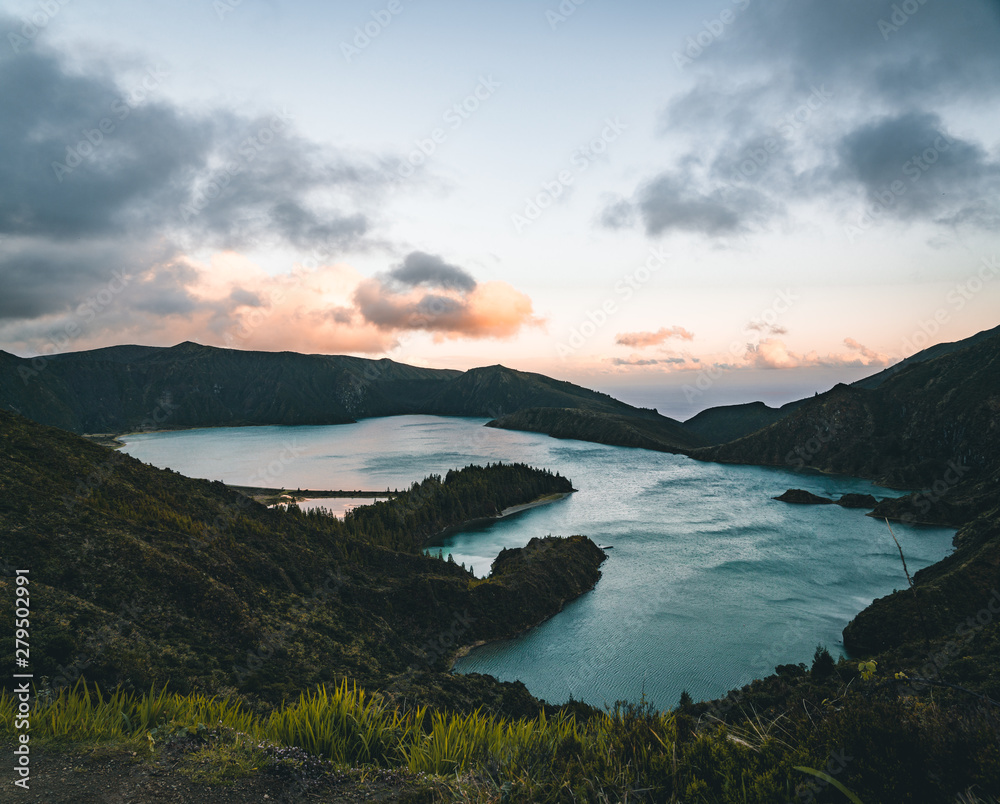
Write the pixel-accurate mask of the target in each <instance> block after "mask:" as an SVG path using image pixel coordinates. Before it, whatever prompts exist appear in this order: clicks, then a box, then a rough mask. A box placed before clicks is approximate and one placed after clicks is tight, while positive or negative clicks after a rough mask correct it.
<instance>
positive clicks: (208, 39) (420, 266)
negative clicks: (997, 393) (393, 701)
mask: <svg viewBox="0 0 1000 804" xmlns="http://www.w3.org/2000/svg"><path fill="white" fill-rule="evenodd" d="M0 36H2V39H0V278H2V288H0V290H2V292H0V348H2V349H5V350H7V351H10V352H14V353H17V354H21V355H33V354H38V353H44V352H50V351H74V350H79V349H87V348H93V347H95V346H104V345H110V344H116V343H145V344H156V345H172V344H174V343H177V342H179V341H183V340H195V341H199V342H201V343H208V344H213V345H218V346H231V347H233V348H241V349H292V350H296V351H304V352H327V353H353V354H359V355H363V356H371V357H384V356H389V357H392V358H393V359H396V360H401V361H404V362H410V363H417V364H423V365H430V366H438V367H457V368H467V367H470V366H473V365H483V364H489V363H497V362H502V363H504V364H505V365H508V366H512V367H515V368H522V369H526V370H534V371H541V372H544V373H546V374H550V375H553V376H557V377H560V378H566V379H571V380H574V381H577V382H581V383H583V384H586V385H589V386H591V387H599V388H602V389H604V390H609V391H611V392H613V393H616V392H617V393H619V395H621V396H624V397H625V398H630V399H634V400H637V401H649V402H651V401H655V400H656V399H666V397H664V396H663V395H662V394H663V393H666V391H664V390H663V389H671V390H670V393H671V394H673V396H672V397H671V399H672V404H673V408H672V412H674V413H678V412H681V408H683V407H684V406H685V405H687V406H688V408H690V409H691V410H693V409H698V408H701V407H704V404H703V403H704V402H705V400H712V401H736V400H737V399H738V398H740V395H741V394H743V393H744V392H745V390H744V389H747V388H759V387H760V386H762V385H765V384H766V385H767V386H769V387H770V388H772V392H771V398H772V399H777V398H783V397H788V398H790V396H793V395H795V393H797V392H799V391H801V389H803V388H811V387H815V388H817V389H824V388H826V387H829V386H830V385H832V384H833V382H836V381H837V380H838V379H847V380H849V379H854V378H856V377H858V376H861V375H863V374H867V373H871V372H873V371H875V370H878V367H880V366H883V365H887V364H889V363H891V362H893V361H895V360H898V359H899V358H901V357H904V356H906V355H908V354H910V353H912V352H913V351H915V350H916V349H918V348H921V347H923V346H926V345H930V344H931V343H935V342H939V341H943V340H956V339H958V338H962V337H966V336H968V335H970V334H972V333H974V332H976V331H978V330H981V329H985V328H989V327H992V326H995V325H996V324H998V323H1000V321H998V318H1000V315H998V313H1000V262H998V261H1000V242H998V240H1000V238H998V235H997V232H998V230H1000V103H998V101H1000V80H998V78H1000V3H998V2H995V1H994V2H965V1H963V0H958V1H957V2H956V1H955V0H951V1H950V2H944V0H906V2H896V3H893V2H881V1H878V2H876V1H875V0H788V1H787V2H782V0H774V1H771V0H769V1H768V2H763V0H705V1H704V2H701V1H698V2H694V1H691V2H675V3H648V2H637V1H636V0H632V1H629V0H624V1H623V0H617V2H614V3H611V2H608V0H583V1H582V2H574V0H563V2H562V3H559V2H556V1H555V0H553V2H540V1H538V2H535V1H532V2H529V1H528V0H513V1H512V0H505V2H494V1H493V0H486V1H485V2H444V1H443V0H386V1H385V2H371V3H367V2H350V3H348V2H338V3H319V2H295V3H292V2H281V1H280V0H242V1H240V0H216V1H215V2H213V0H177V2H172V3H169V4H168V3H137V2H135V0H132V2H128V3H126V2H100V3H97V2H91V1H90V0H62V2H61V1H60V0H33V1H32V2H14V1H11V2H3V3H0ZM685 387H686V390H684V389H685ZM726 389H728V390H726ZM781 389H794V391H793V390H787V392H786V391H785V390H781ZM682 391H683V394H682ZM661 392H662V393H661ZM658 394H660V396H658ZM756 395H757V396H760V395H761V394H760V393H757V394H756ZM674 403H675V404H674Z"/></svg>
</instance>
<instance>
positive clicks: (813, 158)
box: [600, 0, 1000, 241]
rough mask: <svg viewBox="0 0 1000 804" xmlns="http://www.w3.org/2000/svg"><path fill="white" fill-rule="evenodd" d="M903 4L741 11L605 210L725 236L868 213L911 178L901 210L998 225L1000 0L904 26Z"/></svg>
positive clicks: (899, 216) (971, 2) (615, 218)
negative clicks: (653, 148) (659, 146)
mask: <svg viewBox="0 0 1000 804" xmlns="http://www.w3.org/2000/svg"><path fill="white" fill-rule="evenodd" d="M898 7H899V4H895V5H893V4H890V3H888V2H885V3H876V4H872V3H829V2H826V0H776V1H775V2H771V3H753V4H750V5H749V6H747V7H746V8H745V9H743V10H741V11H740V13H739V14H738V15H737V17H736V19H735V20H734V21H733V23H732V25H731V26H730V27H729V28H728V29H727V31H726V35H725V36H723V37H721V38H719V39H717V40H716V41H713V42H712V43H711V46H710V47H707V48H705V49H704V52H702V53H700V54H698V55H697V56H696V57H695V58H693V59H692V60H691V62H690V63H689V64H687V65H686V66H685V67H684V70H685V71H686V74H687V76H688V77H689V80H690V84H689V86H688V87H687V88H686V89H684V90H683V91H681V92H680V93H678V94H677V95H675V96H674V97H672V98H669V99H668V100H667V102H666V104H665V107H664V110H663V113H662V115H661V119H660V128H659V132H658V133H659V134H660V135H661V136H662V137H663V138H664V139H665V140H666V141H667V142H668V144H669V149H668V150H667V153H668V154H669V155H668V156H667V157H665V158H664V159H663V160H662V162H661V164H659V165H658V166H657V167H656V168H655V169H651V170H649V171H648V173H647V174H646V176H645V177H642V178H640V179H639V180H638V181H637V182H636V184H635V189H634V191H633V192H632V193H626V194H625V195H624V196H622V197H619V198H617V199H615V200H613V201H611V202H610V203H605V204H604V205H603V207H602V209H601V211H600V220H601V222H602V223H603V225H604V226H606V227H608V228H611V229H622V228H628V227H632V226H635V225H641V226H642V228H643V229H644V231H645V233H646V234H647V236H649V237H662V236H666V235H671V234H679V233H693V234H697V235H701V236H703V237H706V238H712V239H716V240H720V239H721V240H723V241H724V240H725V239H726V238H730V237H731V236H733V235H744V234H748V233H757V232H766V231H768V230H771V229H774V228H776V227H777V226H779V225H781V226H783V227H785V228H787V227H788V226H790V225H792V226H799V227H806V226H811V225H813V224H812V219H813V217H812V214H810V215H809V216H808V217H807V216H806V215H805V214H804V211H805V210H806V209H807V205H808V206H813V205H818V206H825V207H826V208H827V210H828V211H829V212H830V213H832V214H833V215H842V214H844V210H847V215H848V216H849V217H851V218H854V217H857V214H858V212H859V211H860V210H859V200H858V199H859V196H861V203H862V204H864V205H865V208H866V209H867V208H869V207H871V206H872V205H873V204H877V203H878V199H879V197H880V194H882V195H883V196H884V192H885V185H886V184H887V183H889V184H891V182H893V181H897V180H898V181H902V182H903V183H904V184H905V188H906V189H905V192H904V193H902V194H900V195H897V196H896V198H895V199H892V203H891V204H890V205H889V208H888V210H887V213H886V214H887V216H888V217H892V218H895V219H896V220H897V221H899V222H902V223H904V224H908V225H912V224H923V225H928V224H929V225H934V226H941V227H953V226H963V227H967V228H974V229H980V230H984V231H995V229H996V228H997V227H998V226H1000V202H998V201H997V199H998V198H1000V162H998V159H997V157H996V154H995V153H994V152H993V148H992V143H993V142H994V140H993V137H994V134H993V132H994V131H995V126H994V125H993V120H992V111H991V110H992V109H994V108H996V104H997V102H998V101H1000V85H998V84H997V82H996V81H995V80H994V77H995V76H996V75H997V74H1000V48H997V47H996V36H995V34H996V30H997V29H998V25H1000V4H998V3H996V2H995V0H962V1H961V2H959V3H957V4H956V3H952V4H942V3H920V4H917V6H915V11H914V12H913V13H906V14H904V15H903V16H904V17H905V21H904V22H903V24H902V25H900V24H899V22H900V20H899V19H898V17H899V13H897V12H895V9H897V8H898ZM894 13H896V17H897V19H896V22H895V23H892V22H891V18H892V17H893V15H894ZM886 21H888V22H889V23H890V25H893V24H894V25H895V28H894V29H892V28H888V27H886V25H885V24H883V23H884V22H886ZM684 41H685V40H684V37H683V36H679V37H678V41H677V43H676V45H675V47H677V48H678V50H679V51H683V49H684V47H685V45H684V44H683V42H684ZM956 53H961V54H962V57H961V58H956V56H955V54H956ZM734 76H739V77H740V79H739V80H738V81H734V80H733V77H734ZM941 134H945V135H947V137H948V138H949V139H948V140H947V141H945V142H946V144H948V145H949V147H948V148H947V149H944V148H941V147H938V153H936V154H935V153H933V152H929V157H930V158H931V159H933V160H934V165H933V166H932V167H931V168H930V169H928V170H926V171H924V170H923V169H922V168H919V167H918V168H917V170H919V178H918V177H917V175H918V174H917V173H912V171H913V170H914V168H913V165H912V164H909V165H908V162H909V161H910V160H912V159H913V158H914V157H919V156H920V155H921V154H922V153H924V151H925V150H926V149H929V148H930V149H933V148H935V142H936V141H937V138H938V137H939V136H940V135H941ZM904 170H909V171H910V172H911V173H910V174H909V175H906V174H904V173H903V171H904ZM799 210H803V216H802V218H801V219H800V218H798V217H797V215H796V213H797V212H799ZM812 212H813V210H812V209H810V213H812Z"/></svg>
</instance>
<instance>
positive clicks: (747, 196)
mask: <svg viewBox="0 0 1000 804" xmlns="http://www.w3.org/2000/svg"><path fill="white" fill-rule="evenodd" d="M776 209H777V204H776V203H775V202H774V201H773V200H771V199H769V198H768V197H767V196H766V195H764V194H763V193H760V192H759V191H757V190H756V189H754V188H746V187H737V188H733V187H722V186H719V185H718V184H715V185H714V186H713V185H712V184H711V183H710V182H707V181H706V180H704V179H703V178H701V177H699V176H697V175H696V174H695V173H694V172H693V171H691V170H680V171H667V172H664V173H661V174H660V175H658V176H656V177H655V178H653V179H652V180H650V181H649V182H647V183H646V184H645V185H643V186H642V187H640V188H639V189H638V190H637V191H636V194H635V196H634V197H633V198H632V199H631V200H628V201H616V202H612V203H611V204H609V205H608V206H607V207H605V209H604V210H603V212H602V214H601V220H602V222H603V223H604V225H605V226H609V227H611V228H618V227H620V226H622V225H627V224H628V223H630V222H631V221H632V220H634V219H636V218H638V219H639V220H641V222H642V225H643V227H644V229H645V230H646V234H648V235H650V236H657V235H661V234H664V233H668V232H671V231H682V232H685V231H686V232H696V233H701V234H705V235H708V236H720V235H733V234H739V233H741V232H744V231H747V230H748V229H750V228H751V227H753V226H755V225H757V224H758V223H760V222H761V221H762V220H764V219H766V218H767V217H768V216H770V215H771V214H773V213H774V212H775V211H776Z"/></svg>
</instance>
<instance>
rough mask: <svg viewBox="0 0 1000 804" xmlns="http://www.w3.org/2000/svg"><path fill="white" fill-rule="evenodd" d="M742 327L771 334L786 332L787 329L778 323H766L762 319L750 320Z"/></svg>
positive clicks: (783, 333) (785, 333) (784, 333)
mask: <svg viewBox="0 0 1000 804" xmlns="http://www.w3.org/2000/svg"><path fill="white" fill-rule="evenodd" d="M744 329H749V330H753V331H754V332H767V333H769V334H771V335H787V334H788V329H787V328H785V327H783V326H781V325H780V324H767V323H765V322H764V321H751V322H750V323H749V324H747V325H746V326H745V327H744Z"/></svg>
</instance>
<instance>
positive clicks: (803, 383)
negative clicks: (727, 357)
mask: <svg viewBox="0 0 1000 804" xmlns="http://www.w3.org/2000/svg"><path fill="white" fill-rule="evenodd" d="M881 370H882V369H880V368H871V367H861V368H838V369H821V368H817V369H788V370H783V371H767V370H741V371H735V370H733V371H715V372H707V371H706V372H704V373H702V372H697V371H686V372H677V373H674V374H665V375H663V379H662V380H659V381H657V382H656V383H636V384H626V383H618V382H616V381H614V380H610V381H608V382H605V383H600V384H592V386H591V387H594V388H596V390H599V391H603V392H604V393H607V394H611V396H613V397H615V398H616V399H620V400H622V401H623V402H627V403H628V404H630V405H635V406H636V407H641V408H656V410H657V411H659V412H660V413H661V414H662V415H664V416H670V417H671V418H672V419H679V420H680V421H685V420H686V419H690V418H691V417H692V416H694V415H695V414H697V413H700V412H701V411H703V410H705V409H706V408H713V407H717V406H719V405H739V404H742V403H744V402H758V401H759V402H763V403H764V404H765V405H769V406H770V407H780V406H781V405H784V404H785V403H787V402H793V401H795V400H796V399H802V398H803V397H807V396H812V395H813V394H815V393H823V392H825V391H829V390H830V389H831V388H833V386H835V385H836V384H837V383H847V384H850V383H852V382H855V381H857V380H860V379H862V378H864V377H868V376H870V375H872V374H877V373H878V372H879V371H881ZM584 384H586V383H584Z"/></svg>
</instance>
